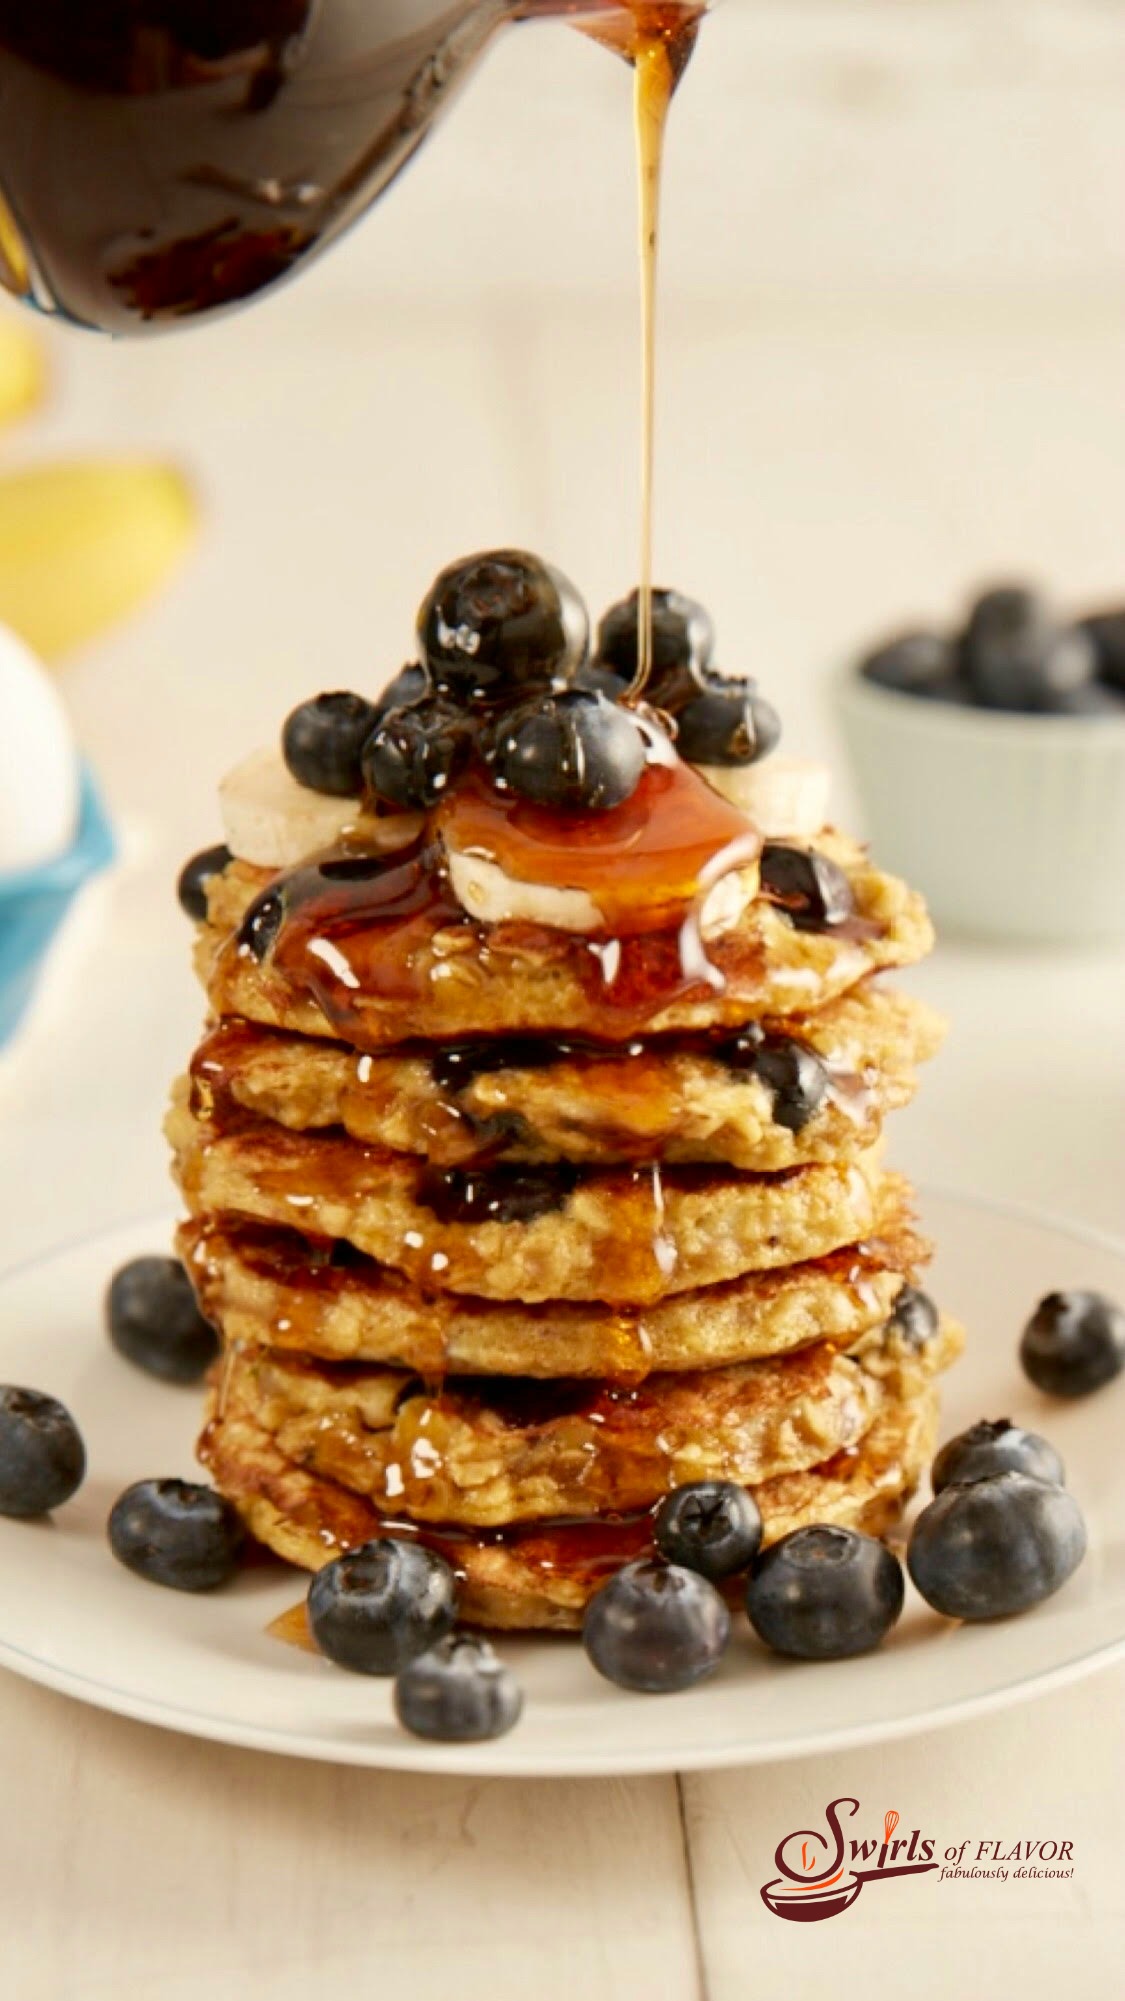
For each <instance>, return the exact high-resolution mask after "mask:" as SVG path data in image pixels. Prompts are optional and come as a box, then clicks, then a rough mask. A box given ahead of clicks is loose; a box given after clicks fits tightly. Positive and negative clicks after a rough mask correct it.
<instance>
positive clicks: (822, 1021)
mask: <svg viewBox="0 0 1125 2001" xmlns="http://www.w3.org/2000/svg"><path fill="white" fill-rule="evenodd" d="M943 1026H944V1025H943V1023H942V1022H941V1019H940V1017H939V1016H938V1015H937V1014H935V1013H934V1011H933V1009H931V1008H928V1007H927V1006H926V1005H925V1004H924V1003H923V1002H922V1001H917V1000H914V999H912V998H911V997H910V996H908V995H906V994H896V993H892V992H889V991H887V990H884V989H882V988H880V987H878V986H876V985H874V984H873V983H872V982H870V981H869V982H866V983H865V984H864V985H863V986H862V987H860V988H859V989H857V990H856V991H855V992H854V993H850V994H847V995H845V996H844V997H843V998H842V999H840V1000H837V1001H832V1002H830V1003H829V1004H828V1006H827V1007H826V1008H825V1009H824V1010H823V1011H822V1012H821V1013H820V1014H817V1015H813V1016H809V1017H805V1018H801V1017H799V1018H797V1019H796V1020H790V1021H776V1022H775V1021H771V1022H769V1023H767V1024H765V1027H766V1029H767V1032H768V1034H769V1036H770V1038H771V1043H772V1042H773V1040H774V1039H781V1040H782V1041H784V1042H786V1043H787V1042H789V1041H791V1040H792V1039H793V1038H796V1039H797V1040H798V1042H799V1043H800V1044H803V1045H804V1046H805V1047H806V1048H809V1049H813V1050H815V1051H817V1052H818V1053H819V1054H820V1055H821V1056H822V1057H823V1058H824V1060H825V1063H826V1064H827V1066H828V1085H827V1090H826V1093H825V1095H824V1097H823V1099H822V1100H821V1102H820V1103H819V1105H817V1106H816V1108H815V1109H814V1110H813V1111H812V1113H811V1116H808V1117H806V1118H804V1120H803V1122H802V1123H800V1124H799V1125H798V1126H797V1129H795V1130H794V1129H792V1128H793V1120H794V1117H795V1116H799V1114H796V1115H795V1114H794V1113H793V1111H792V1109H791V1108H790V1107H788V1106H787V1104H786V1101H785V1099H784V1097H783V1096H781V1095H780V1094H776V1093H775V1092H774V1091H773V1090H771V1089H770V1088H769V1087H768V1086H767V1084H766V1083H765V1082H764V1081H763V1080H762V1078H761V1076H760V1075H759V1074H758V1073H757V1071H756V1070H755V1069H754V1068H753V1067H752V1061H753V1059H752V1056H750V1057H748V1058H747V1059H745V1060H742V1059H739V1058H738V1057H736V1056H735V1055H734V1054H733V1053H732V1055H731V1056H730V1058H729V1059H728V1060H723V1059H722V1056H721V1055H720V1054H719V1053H716V1052H717V1051H719V1049H720V1048H721V1047H722V1046H723V1045H720V1044H718V1043H716V1042H714V1041H713V1039H711V1038H705V1037H704V1038H697V1039H696V1040H695V1041H694V1042H688V1043H687V1044H685V1043H684V1042H682V1041H675V1040H673V1041H671V1042H664V1043H661V1042H659V1041H656V1042H653V1041H649V1040H645V1041H642V1042H634V1043H631V1044H629V1045H628V1053H620V1052H619V1051H614V1050H613V1049H612V1048H610V1049H607V1048H606V1047H605V1046H604V1045H601V1046H598V1045H592V1046H587V1047H584V1048H580V1049H578V1050H576V1051H574V1052H573V1053H570V1051H569V1050H568V1049H567V1047H566V1045H560V1044H559V1043H558V1041H557V1040H554V1039H552V1040H547V1039H543V1040H541V1041H539V1042H535V1041H534V1040H531V1041H529V1040H527V1039H525V1040H524V1041H523V1042H520V1041H518V1040H513V1039H511V1038H507V1037H503V1036H501V1037H494V1038H492V1039H490V1040H486V1041H483V1042H479V1043H475V1044H474V1043H460V1044H454V1045H452V1047H450V1048H446V1049H443V1048H441V1047H440V1045H439V1046H436V1047H435V1046H430V1047H428V1048H427V1047H426V1046H424V1045H421V1046H420V1045H418V1044H410V1045H407V1046H406V1047H404V1048H402V1049H394V1050H388V1051H387V1052H386V1053H385V1054H382V1055H372V1054H371V1053H370V1052H366V1053H364V1054H358V1053H357V1052H356V1051H354V1050H352V1049H350V1048H346V1047H344V1046H343V1045H341V1044H339V1043H334V1042H327V1041H324V1040H312V1039H310V1038H308V1037H306V1036H299V1035H294V1034H289V1033H285V1032H283V1031H280V1032H279V1031H277V1030H271V1029H267V1028H262V1027H260V1026H256V1025H254V1024H252V1023H248V1022H243V1021H233V1022H231V1021H228V1022H222V1023H220V1024H219V1025H218V1026H217V1027H216V1028H215V1029H214V1030H213V1031H212V1033H211V1034H210V1035H209V1036H208V1037H207V1038H206V1040H205V1041H204V1042H203V1043H202V1045H201V1046H200V1048H199V1050H198V1051H197V1053H196V1056H195V1059H194V1061H193V1063H192V1078H193V1083H194V1089H195V1096H196V1100H197V1102H198V1103H200V1104H201V1105H202V1107H203V1108H204V1109H206V1108H208V1107H210V1106H212V1105H227V1106H235V1107H238V1108H240V1109H241V1110H243V1111H247V1112H250V1113H251V1114H252V1115H253V1116H255V1117H258V1118H268V1119H272V1120H274V1121H276V1122H277V1123H278V1124H280V1125H283V1126H286V1127H288V1128H289V1129H290V1130H292V1131H295V1132H308V1131H317V1130H322V1129H324V1128H327V1127H333V1126H338V1127H340V1128H341V1129H342V1130H343V1131H345V1132H347V1133H348V1134H349V1135H350V1137H351V1138H353V1139H357V1140H361V1141H363V1142H365V1143H367V1144H371V1145H375V1146H381V1147H386V1148H390V1149H391V1150H392V1151H395V1152H402V1153H417V1154H424V1155H425V1156H426V1157H427V1158H428V1159H429V1160H431V1161H433V1162H435V1163H436V1164H438V1165H439V1166H456V1165H460V1164H464V1163H467V1162H471V1161H472V1160H474V1159H477V1158H479V1157H481V1156H485V1157H487V1159H488V1160H490V1161H512V1162H529V1163H533V1164H538V1163H541V1162H543V1161H547V1160H556V1159H561V1160H570V1161H574V1162H576V1163H578V1164H581V1165H605V1164H607V1163H614V1162H625V1161H644V1160H656V1159H662V1160H665V1161H668V1162H672V1163H676V1162H699V1161H703V1162H722V1163H724V1164H729V1165H732V1166H735V1167H744V1168H749V1169H751V1170H754V1171H756V1172H759V1173H761V1172H764V1173H771V1172H779V1171H782V1170H784V1169H787V1168H790V1167H795V1166H802V1165H805V1164H807V1163H809V1162H812V1161H828V1160H843V1159H851V1158H854V1156H855V1155H856V1154H857V1153H860V1152H862V1151H863V1150H864V1148H865V1147H868V1146H870V1145H871V1144H872V1143H873V1141H874V1140H876V1139H877V1138H878V1135H879V1132H880V1130H881V1127H882V1122H883V1117H884V1115H885V1114H886V1113H887V1112H888V1111H892V1110H894V1109H896V1108H897V1107H899V1106H901V1105H904V1104H906V1103H907V1102H908V1101H909V1099H910V1098H911V1097H912V1096H913V1093H914V1086H915V1075H914V1068H915V1065H916V1064H917V1063H918V1062H920V1061H922V1060H924V1059H925V1058H927V1057H929V1056H932V1055H933V1054H934V1052H935V1050H936V1049H937V1048H938V1046H939V1044H940V1041H941V1037H942V1033H943Z"/></svg>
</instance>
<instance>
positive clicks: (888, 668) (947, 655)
mask: <svg viewBox="0 0 1125 2001" xmlns="http://www.w3.org/2000/svg"><path fill="white" fill-rule="evenodd" d="M859 671H860V673H861V674H862V676H863V678H864V680H865V681H874V682H875V683H876V685H877V686H878V687H880V688H893V689H894V690H895V692H896V694H900V695H926V696H930V695H935V694H938V693H939V692H940V691H942V690H944V689H947V688H948V687H949V686H950V683H951V680H952V679H953V677H954V675H955V672H956V652H955V648H954V646H953V644H952V642H951V641H950V640H948V639H946V638H944V637H943V636H942V634H941V633H940V632H902V633H899V634H898V636H897V637H896V638H894V639H888V640H886V641H884V643H883V645H882V646H877V647H876V648H875V650H874V652H873V653H869V654H868V655H867V657H866V659H864V660H861V661H860V664H859Z"/></svg>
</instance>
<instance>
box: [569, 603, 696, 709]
mask: <svg viewBox="0 0 1125 2001" xmlns="http://www.w3.org/2000/svg"><path fill="white" fill-rule="evenodd" d="M639 627H640V592H639V591H631V592H630V593H629V596H628V597H627V598H622V599H621V601H620V603H619V604H615V605H611V606H610V608H609V610H608V611H607V612H606V615H605V617H604V618H603V619H602V622H601V624H600V625H599V627H598V645H597V656H596V657H597V660H598V664H599V665H600V666H602V667H607V668H609V669H610V670H611V671H612V672H613V673H614V674H617V675H619V676H620V677H621V682H622V687H623V689H625V688H631V687H632V686H633V685H634V683H635V681H636V678H637V675H638V673H639V671H640V642H639V638H638V633H639ZM714 650H715V632H714V627H713V626H712V624H711V620H710V618H709V616H708V614H707V613H706V612H705V611H704V609H703V606H702V605H701V604H696V602H695V600H694V598H688V597H684V595H683V593H682V592H681V591H666V590H654V591H653V593H652V671H651V673H650V674H649V677H648V681H647V683H646V684H645V689H644V695H645V699H646V701H649V702H651V703H652V705H653V707H654V708H657V709H664V710H666V711H667V713H668V714H669V715H675V714H676V713H677V711H678V710H680V709H682V708H683V706H684V704H685V703H686V702H690V701H692V700H693V699H694V697H695V696H696V695H698V693H699V691H700V689H701V688H702V687H703V685H704V677H705V673H706V669H707V667H708V666H709V664H710V660H711V655H712V653H713V652H714Z"/></svg>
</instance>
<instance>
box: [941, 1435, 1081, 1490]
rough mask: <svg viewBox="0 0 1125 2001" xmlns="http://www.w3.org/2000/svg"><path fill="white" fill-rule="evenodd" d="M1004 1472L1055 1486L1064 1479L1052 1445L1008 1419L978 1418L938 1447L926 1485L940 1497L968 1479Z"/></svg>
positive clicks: (964, 1485) (1061, 1464)
mask: <svg viewBox="0 0 1125 2001" xmlns="http://www.w3.org/2000/svg"><path fill="white" fill-rule="evenodd" d="M1008 1471H1015V1472H1017V1473H1030V1475H1031V1477H1032V1479H1033V1480H1046V1481H1047V1482H1048V1483H1050V1484H1051V1485H1053V1486H1056V1487H1061V1486H1062V1484H1063V1482H1064V1480H1065V1479H1066V1472H1065V1469H1064V1467H1063V1463H1062V1460H1061V1459H1060V1458H1059V1455H1058V1453H1057V1452H1056V1451H1055V1448H1054V1446H1053V1445H1049V1444H1048V1442H1047V1440H1046V1439H1045V1438H1040V1437H1039V1434H1038V1432H1035V1431H1023V1430H1021V1429H1020V1426H1019V1425H1018V1424H1013V1423H1012V1420H1011V1418H1010V1417H998V1418H995V1419H994V1420H989V1419H988V1418H983V1417H982V1418H981V1420H980V1422H979V1424H971V1425H970V1426H969V1429H968V1430H967V1431H961V1432H958V1434H957V1437H956V1438H951V1439H949V1441H948V1443H947V1444H945V1445H943V1446H942V1448H941V1451H940V1452H939V1453H938V1455H937V1458H936V1459H935V1460H934V1463H933V1466H932V1468H931V1469H930V1484H931V1486H932V1487H933V1490H934V1493H935V1494H940V1493H941V1492H942V1490H943V1489H944V1488H945V1487H966V1486H968V1484H969V1482H970V1481H972V1480H985V1479H987V1478H989V1476H990V1475H991V1474H993V1473H1006V1472H1008Z"/></svg>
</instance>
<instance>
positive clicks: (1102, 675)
mask: <svg viewBox="0 0 1125 2001" xmlns="http://www.w3.org/2000/svg"><path fill="white" fill-rule="evenodd" d="M1080 623H1081V626H1082V630H1083V632H1087V633H1089V635H1090V638H1091V639H1092V640H1093V642H1094V651H1095V653H1096V654H1097V658H1098V678H1099V680H1101V681H1104V682H1105V683H1106V684H1107V686H1109V687H1110V688H1116V689H1117V690H1118V692H1119V693H1120V694H1123V695H1125V611H1096V612H1093V613H1091V615H1090V617H1089V618H1084V619H1082V620H1081V621H1080Z"/></svg>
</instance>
